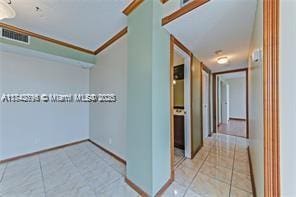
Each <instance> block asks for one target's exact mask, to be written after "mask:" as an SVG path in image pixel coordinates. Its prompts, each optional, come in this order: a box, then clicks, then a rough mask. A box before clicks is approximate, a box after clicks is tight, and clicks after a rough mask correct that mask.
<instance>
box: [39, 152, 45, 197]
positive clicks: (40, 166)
mask: <svg viewBox="0 0 296 197" xmlns="http://www.w3.org/2000/svg"><path fill="white" fill-rule="evenodd" d="M38 161H39V168H40V172H41V179H42V185H43V190H44V195H45V197H46V196H47V194H46V187H45V182H44V175H43V169H42V165H41V160H40V155H39V154H38Z"/></svg>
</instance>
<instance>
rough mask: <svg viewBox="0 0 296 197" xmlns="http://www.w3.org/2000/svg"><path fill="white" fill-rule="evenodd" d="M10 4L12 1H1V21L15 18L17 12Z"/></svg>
mask: <svg viewBox="0 0 296 197" xmlns="http://www.w3.org/2000/svg"><path fill="white" fill-rule="evenodd" d="M10 4H11V1H9V2H6V1H5V0H0V20H2V19H5V18H14V17H15V11H14V9H13V8H12V7H11V6H10Z"/></svg>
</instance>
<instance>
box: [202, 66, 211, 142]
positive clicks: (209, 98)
mask: <svg viewBox="0 0 296 197" xmlns="http://www.w3.org/2000/svg"><path fill="white" fill-rule="evenodd" d="M201 68H202V69H201V76H202V71H205V72H206V73H207V74H208V76H209V77H208V105H209V106H208V111H209V113H208V120H209V122H208V128H209V129H208V137H211V136H212V132H211V131H212V124H211V121H212V116H211V111H212V104H211V75H212V71H211V70H210V69H209V68H208V67H207V66H206V65H204V63H203V62H201ZM201 87H202V88H203V80H201ZM202 88H201V94H200V95H201V97H202V99H201V106H202V105H203V91H202ZM201 112H202V118H201V120H202V128H204V126H203V107H202V111H201ZM203 137H204V136H203Z"/></svg>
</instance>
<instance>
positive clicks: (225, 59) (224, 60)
mask: <svg viewBox="0 0 296 197" xmlns="http://www.w3.org/2000/svg"><path fill="white" fill-rule="evenodd" d="M228 62H229V59H228V57H219V58H218V59H217V63H218V64H228Z"/></svg>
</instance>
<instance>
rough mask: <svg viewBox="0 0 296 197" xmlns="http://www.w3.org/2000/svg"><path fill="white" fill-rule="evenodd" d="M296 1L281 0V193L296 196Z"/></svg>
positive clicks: (286, 195)
mask: <svg viewBox="0 0 296 197" xmlns="http://www.w3.org/2000/svg"><path fill="white" fill-rule="evenodd" d="M295 18H296V1H295V0H291V1H280V21H279V22H280V32H279V33H280V37H279V43H280V48H279V50H280V56H279V73H280V75H279V104H280V106H279V109H280V110H279V116H280V174H281V196H282V197H290V196H296V187H295V183H296V168H295V166H296V157H295V152H294V151H295V150H296V143H295V139H296V132H295V131H296V126H295V122H296V102H295V101H296V91H295V85H296V78H295V73H296V67H295V51H296V38H295V35H296V24H295Z"/></svg>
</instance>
